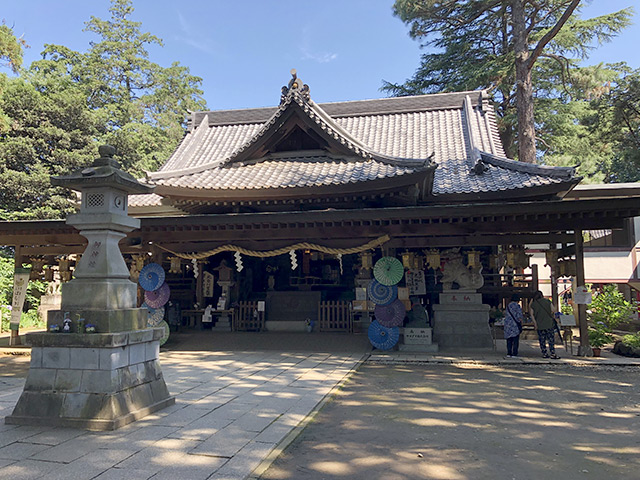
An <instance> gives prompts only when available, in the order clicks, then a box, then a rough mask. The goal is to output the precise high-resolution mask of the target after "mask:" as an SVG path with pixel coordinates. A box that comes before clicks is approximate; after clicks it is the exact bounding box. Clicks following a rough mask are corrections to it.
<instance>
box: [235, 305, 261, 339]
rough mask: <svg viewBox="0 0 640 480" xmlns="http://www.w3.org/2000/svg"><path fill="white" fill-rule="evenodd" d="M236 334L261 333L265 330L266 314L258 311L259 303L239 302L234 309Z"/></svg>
mask: <svg viewBox="0 0 640 480" xmlns="http://www.w3.org/2000/svg"><path fill="white" fill-rule="evenodd" d="M232 330H233V331H234V332H259V331H262V330H264V312H260V311H258V302H238V305H237V306H235V307H234V309H233V325H232Z"/></svg>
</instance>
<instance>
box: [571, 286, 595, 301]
mask: <svg viewBox="0 0 640 480" xmlns="http://www.w3.org/2000/svg"><path fill="white" fill-rule="evenodd" d="M573 301H574V302H576V303H577V304H579V305H589V304H590V303H591V290H590V289H588V288H587V287H578V288H576V293H575V294H574V295H573Z"/></svg>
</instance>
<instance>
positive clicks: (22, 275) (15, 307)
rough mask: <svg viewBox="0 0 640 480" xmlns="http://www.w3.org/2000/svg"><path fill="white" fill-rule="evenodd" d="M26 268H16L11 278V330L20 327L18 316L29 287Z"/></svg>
mask: <svg viewBox="0 0 640 480" xmlns="http://www.w3.org/2000/svg"><path fill="white" fill-rule="evenodd" d="M29 272H30V269H28V268H16V272H15V275H14V277H13V300H12V302H11V320H10V326H11V330H18V328H19V326H20V316H21V315H22V306H23V305H24V299H25V297H26V296H27V287H28V286H29Z"/></svg>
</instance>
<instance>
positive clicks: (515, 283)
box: [479, 265, 538, 298]
mask: <svg viewBox="0 0 640 480" xmlns="http://www.w3.org/2000/svg"><path fill="white" fill-rule="evenodd" d="M482 275H483V276H484V286H483V287H482V288H481V289H480V290H479V291H480V293H487V294H488V293H494V294H500V295H501V296H502V297H504V298H509V297H510V296H511V294H512V293H518V294H520V296H521V297H524V298H527V297H531V296H532V295H533V294H534V293H535V292H536V291H537V290H538V268H537V265H532V267H531V273H513V274H504V273H496V274H493V273H489V274H485V273H483V274H482Z"/></svg>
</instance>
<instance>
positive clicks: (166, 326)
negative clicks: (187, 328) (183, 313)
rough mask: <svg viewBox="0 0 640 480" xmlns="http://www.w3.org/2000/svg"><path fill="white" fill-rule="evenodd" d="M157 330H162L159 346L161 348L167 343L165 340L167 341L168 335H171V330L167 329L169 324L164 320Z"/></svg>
mask: <svg viewBox="0 0 640 480" xmlns="http://www.w3.org/2000/svg"><path fill="white" fill-rule="evenodd" d="M158 328H164V335H162V338H161V339H160V345H161V346H162V345H164V344H165V343H167V340H169V335H170V334H171V330H170V329H169V324H168V323H167V322H165V321H164V320H162V321H161V322H160V325H158Z"/></svg>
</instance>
